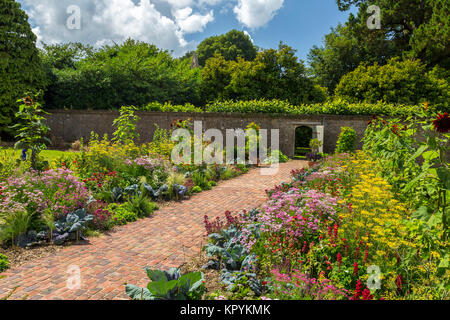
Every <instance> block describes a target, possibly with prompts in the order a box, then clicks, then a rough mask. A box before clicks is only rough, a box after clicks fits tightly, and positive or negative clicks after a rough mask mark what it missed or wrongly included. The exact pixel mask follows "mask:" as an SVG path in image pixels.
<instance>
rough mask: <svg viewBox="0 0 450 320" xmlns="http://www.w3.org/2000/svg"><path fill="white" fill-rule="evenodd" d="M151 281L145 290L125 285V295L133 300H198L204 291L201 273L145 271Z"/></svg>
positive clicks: (175, 270) (177, 270) (173, 270)
mask: <svg viewBox="0 0 450 320" xmlns="http://www.w3.org/2000/svg"><path fill="white" fill-rule="evenodd" d="M145 270H146V272H147V276H148V277H149V278H150V280H152V281H151V282H149V283H148V285H147V288H139V287H137V286H135V285H130V284H127V286H126V293H127V295H128V296H129V297H130V298H131V299H133V300H200V299H201V297H202V294H203V292H204V290H205V288H204V276H203V273H201V272H191V273H186V274H184V275H181V273H180V270H179V269H175V268H172V269H170V270H169V271H160V270H151V269H149V268H146V269H145Z"/></svg>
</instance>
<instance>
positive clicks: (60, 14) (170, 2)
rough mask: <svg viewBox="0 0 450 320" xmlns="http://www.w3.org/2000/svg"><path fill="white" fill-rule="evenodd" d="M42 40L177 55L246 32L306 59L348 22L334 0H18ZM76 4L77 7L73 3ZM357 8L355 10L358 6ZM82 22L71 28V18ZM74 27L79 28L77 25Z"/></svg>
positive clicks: (266, 44)
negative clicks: (126, 43) (139, 44)
mask: <svg viewBox="0 0 450 320" xmlns="http://www.w3.org/2000/svg"><path fill="white" fill-rule="evenodd" d="M19 2H20V3H21V4H22V6H23V7H24V9H25V10H26V12H27V13H28V15H29V17H30V23H31V26H32V28H33V31H34V32H35V34H36V35H37V37H38V43H40V42H41V41H43V42H45V43H62V42H68V41H79V42H83V43H89V44H92V45H95V46H101V45H103V44H111V43H113V42H116V43H120V42H122V41H123V40H125V39H126V38H128V37H130V38H133V39H137V40H141V41H146V42H150V43H154V44H155V45H157V46H158V47H160V48H163V49H167V50H171V51H173V53H174V55H175V56H180V55H183V54H184V53H185V52H187V51H190V50H193V49H195V47H196V45H197V44H198V43H200V42H201V41H202V40H203V39H205V38H206V37H209V36H212V35H218V34H222V33H226V32H227V31H229V30H231V29H238V30H243V31H246V32H248V33H249V34H250V36H251V38H252V39H253V41H254V43H255V44H256V45H257V46H259V47H262V48H276V47H277V46H278V44H279V42H280V41H283V42H284V43H286V44H288V45H290V46H292V47H294V48H295V49H296V50H298V51H297V55H298V56H299V57H300V58H301V59H303V60H305V61H306V58H307V54H308V52H309V50H310V49H311V48H312V46H314V45H321V43H322V39H323V37H324V35H325V34H327V33H329V32H330V28H332V27H335V26H336V25H337V24H338V23H343V22H345V21H346V20H347V18H348V15H349V14H350V11H349V12H340V11H339V10H338V8H337V5H336V1H335V0H96V1H94V0H78V1H73V0H58V1H56V0H19ZM73 4H76V5H77V8H78V11H73V8H72V7H71V5H73ZM353 12H355V9H353ZM69 20H70V21H71V22H72V23H74V22H76V21H79V22H80V23H79V27H75V28H73V27H68V24H67V21H69ZM72 26H76V23H75V24H72Z"/></svg>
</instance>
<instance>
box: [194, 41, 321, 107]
mask: <svg viewBox="0 0 450 320" xmlns="http://www.w3.org/2000/svg"><path fill="white" fill-rule="evenodd" d="M295 53H296V52H295V50H294V49H292V48H291V47H289V46H287V45H285V44H282V43H281V44H280V46H279V48H278V50H274V49H268V50H263V51H261V52H259V53H258V55H257V56H256V59H255V60H254V61H246V60H244V59H243V58H237V60H236V61H227V60H226V59H225V58H223V57H222V56H220V55H218V54H216V56H215V57H213V58H211V59H209V60H208V61H207V62H206V66H205V68H204V69H203V73H202V92H203V94H204V95H205V96H204V98H205V100H207V101H213V100H229V99H232V100H253V99H261V98H265V99H280V100H288V101H289V102H291V103H292V104H302V103H309V102H322V101H324V100H326V98H327V97H326V89H324V88H322V87H320V86H318V85H316V84H315V83H314V81H312V80H311V79H310V78H309V77H308V76H307V72H306V68H305V66H304V63H303V61H301V60H300V61H299V60H298V58H297V57H296V56H295Z"/></svg>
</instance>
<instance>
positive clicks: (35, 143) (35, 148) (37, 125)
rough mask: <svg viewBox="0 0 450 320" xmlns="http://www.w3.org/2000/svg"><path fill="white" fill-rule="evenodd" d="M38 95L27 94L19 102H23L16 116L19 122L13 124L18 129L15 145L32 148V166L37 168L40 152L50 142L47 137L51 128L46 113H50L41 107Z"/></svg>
mask: <svg viewBox="0 0 450 320" xmlns="http://www.w3.org/2000/svg"><path fill="white" fill-rule="evenodd" d="M35 99H36V96H32V97H30V96H27V97H25V98H23V99H22V100H18V101H17V102H22V104H21V105H20V107H19V111H18V112H17V113H16V117H17V118H18V120H19V122H18V123H17V124H15V125H14V126H12V128H14V129H15V130H16V131H17V135H16V139H18V140H17V143H16V145H15V148H16V149H25V150H27V149H30V150H31V167H32V168H33V169H35V170H38V169H42V168H38V163H37V160H38V156H39V153H40V152H41V151H42V150H43V149H46V148H47V146H46V144H45V143H50V140H49V139H48V138H47V137H46V134H47V133H48V132H49V130H50V128H49V127H48V126H46V125H45V124H44V123H43V121H44V120H45V117H44V116H43V115H44V114H48V113H46V112H44V111H43V110H42V109H41V105H40V104H39V102H37V101H36V100H35Z"/></svg>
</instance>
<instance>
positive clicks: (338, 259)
mask: <svg viewBox="0 0 450 320" xmlns="http://www.w3.org/2000/svg"><path fill="white" fill-rule="evenodd" d="M337 262H338V266H339V267H341V264H342V255H341V253H340V252H339V253H338V254H337Z"/></svg>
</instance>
